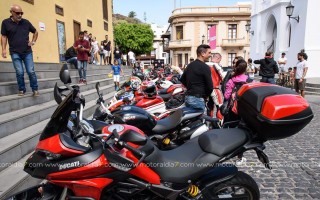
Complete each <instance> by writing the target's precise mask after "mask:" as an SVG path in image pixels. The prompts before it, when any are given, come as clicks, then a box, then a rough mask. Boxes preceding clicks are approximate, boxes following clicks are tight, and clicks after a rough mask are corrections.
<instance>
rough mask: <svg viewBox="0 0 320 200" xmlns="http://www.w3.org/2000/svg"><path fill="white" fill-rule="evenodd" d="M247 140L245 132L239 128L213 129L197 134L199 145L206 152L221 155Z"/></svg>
mask: <svg viewBox="0 0 320 200" xmlns="http://www.w3.org/2000/svg"><path fill="white" fill-rule="evenodd" d="M246 141H247V132H246V131H245V130H244V129H240V128H230V129H214V130H210V131H207V132H205V133H203V134H202V135H200V136H199V145H200V147H201V149H202V150H203V151H205V152H207V153H212V154H215V155H217V156H219V157H223V156H225V155H227V154H228V153H230V152H232V151H233V150H235V149H236V148H238V147H239V146H241V145H242V144H244V143H245V142H246Z"/></svg>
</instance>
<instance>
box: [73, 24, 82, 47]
mask: <svg viewBox="0 0 320 200" xmlns="http://www.w3.org/2000/svg"><path fill="white" fill-rule="evenodd" d="M80 31H81V24H80V23H79V22H77V21H73V32H74V42H75V41H76V40H77V39H78V38H79V33H80Z"/></svg>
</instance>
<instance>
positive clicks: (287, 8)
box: [286, 2, 300, 23]
mask: <svg viewBox="0 0 320 200" xmlns="http://www.w3.org/2000/svg"><path fill="white" fill-rule="evenodd" d="M293 10H294V6H293V5H292V4H291V2H290V3H289V5H288V6H287V7H286V13H287V16H288V17H289V20H290V18H292V19H295V20H296V21H297V22H298V23H299V20H300V17H299V15H298V16H297V17H291V16H292V13H293Z"/></svg>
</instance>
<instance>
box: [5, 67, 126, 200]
mask: <svg viewBox="0 0 320 200" xmlns="http://www.w3.org/2000/svg"><path fill="white" fill-rule="evenodd" d="M60 68H61V64H35V70H36V73H37V77H38V85H39V92H40V96H39V97H33V96H32V91H31V89H30V87H29V78H28V76H27V75H25V81H26V86H27V93H26V94H25V95H24V96H22V97H20V96H18V95H17V92H18V89H17V88H18V87H17V83H16V76H15V71H14V69H13V66H12V63H5V62H0V87H1V90H0V199H5V198H6V197H8V196H10V195H11V194H13V193H16V192H17V191H20V190H22V189H24V188H26V187H28V186H30V185H33V184H36V183H39V182H40V181H41V180H38V179H34V178H32V177H30V176H29V175H28V174H27V173H25V172H24V171H23V167H24V163H25V161H26V159H27V158H28V157H29V156H30V155H31V153H32V151H33V150H34V148H35V145H36V144H37V142H38V139H39V136H40V133H41V132H42V130H43V128H44V127H45V125H46V123H47V122H48V120H49V119H50V117H51V115H52V113H53V112H54V110H55V108H56V107H57V104H56V102H55V100H54V97H53V87H54V85H55V83H56V82H57V83H58V85H63V84H62V83H61V81H60V79H59V71H60ZM69 69H70V74H71V79H72V83H74V84H75V83H78V81H79V76H78V71H77V70H75V69H73V68H71V67H69ZM123 70H124V73H125V77H128V76H130V74H131V69H129V68H128V67H123ZM110 71H111V67H110V66H95V65H88V70H87V81H88V84H87V85H80V88H81V92H82V94H83V95H84V96H85V99H86V106H85V110H84V117H89V116H91V115H92V114H93V112H94V108H95V103H96V99H97V93H96V90H95V84H96V82H100V90H101V92H102V93H103V94H104V99H105V100H106V101H108V100H110V99H111V97H112V96H113V94H114V84H113V79H112V78H107V74H108V73H109V72H110ZM122 80H124V79H123V78H122Z"/></svg>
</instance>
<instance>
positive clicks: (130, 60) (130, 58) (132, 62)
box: [128, 50, 135, 67]
mask: <svg viewBox="0 0 320 200" xmlns="http://www.w3.org/2000/svg"><path fill="white" fill-rule="evenodd" d="M128 57H129V65H130V66H131V67H133V64H134V60H135V59H134V53H133V52H132V51H131V50H130V51H129V52H128Z"/></svg>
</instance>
